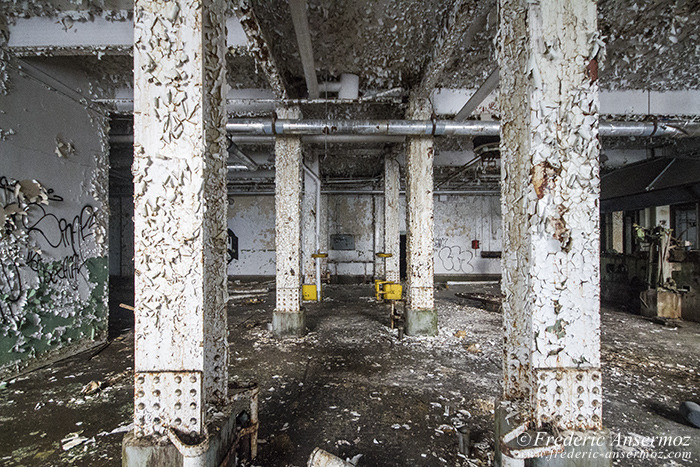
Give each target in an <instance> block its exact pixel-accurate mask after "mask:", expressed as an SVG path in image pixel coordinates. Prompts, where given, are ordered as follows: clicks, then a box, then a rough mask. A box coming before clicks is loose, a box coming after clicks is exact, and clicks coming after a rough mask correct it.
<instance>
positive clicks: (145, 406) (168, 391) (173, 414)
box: [134, 371, 204, 436]
mask: <svg viewBox="0 0 700 467" xmlns="http://www.w3.org/2000/svg"><path fill="white" fill-rule="evenodd" d="M134 394H135V395H136V397H135V398H134V420H135V422H136V427H135V433H136V436H148V435H152V434H159V435H165V434H167V429H168V428H173V429H175V430H177V431H179V432H181V433H186V434H191V433H195V434H200V433H202V424H203V420H202V419H203V414H204V411H203V407H202V404H201V400H202V373H201V372H199V371H160V372H138V373H136V376H135V380H134Z"/></svg>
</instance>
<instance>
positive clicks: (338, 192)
mask: <svg viewBox="0 0 700 467" xmlns="http://www.w3.org/2000/svg"><path fill="white" fill-rule="evenodd" d="M399 193H400V194H401V195H405V194H406V192H405V191H404V190H401V191H400V192H399ZM321 194H322V195H384V191H383V190H321ZM440 195H471V196H500V195H501V192H500V191H499V190H482V191H479V190H438V191H434V192H433V196H440ZM229 196H275V192H274V191H237V192H229Z"/></svg>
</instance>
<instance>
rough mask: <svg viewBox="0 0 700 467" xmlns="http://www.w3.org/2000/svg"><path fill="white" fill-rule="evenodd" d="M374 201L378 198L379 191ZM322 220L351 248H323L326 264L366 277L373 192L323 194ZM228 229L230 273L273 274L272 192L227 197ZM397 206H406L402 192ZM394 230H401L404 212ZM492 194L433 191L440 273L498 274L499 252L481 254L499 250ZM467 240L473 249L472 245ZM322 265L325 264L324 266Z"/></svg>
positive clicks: (496, 207)
mask: <svg viewBox="0 0 700 467" xmlns="http://www.w3.org/2000/svg"><path fill="white" fill-rule="evenodd" d="M374 198H375V201H377V202H383V198H382V197H381V196H377V195H375V196H374ZM323 199H324V205H327V210H326V216H324V222H322V225H324V226H325V225H327V229H323V230H324V231H327V235H328V237H329V238H330V236H332V235H352V237H353V240H354V243H355V248H354V249H352V250H333V249H330V248H329V251H328V255H329V256H328V260H327V262H326V263H324V264H327V268H328V270H329V271H330V272H331V274H333V275H341V276H356V277H362V276H364V277H368V278H369V277H371V276H372V275H373V272H374V269H373V268H374V253H375V252H374V233H375V230H374V216H373V195H324V196H323ZM229 203H230V204H229V221H228V225H229V229H230V230H231V232H233V233H234V234H235V236H236V237H237V239H238V259H233V260H232V261H231V262H230V263H229V267H228V273H229V275H234V276H273V275H274V273H275V251H274V236H275V230H274V227H275V218H274V198H273V197H272V196H237V197H233V198H232V199H231V200H230V201H229ZM400 203H401V204H400V209H401V210H402V212H404V211H405V209H406V201H405V197H403V196H402V197H401V199H400ZM400 221H401V225H400V230H401V232H402V233H405V231H406V220H405V216H403V215H402V216H400ZM500 238H501V216H500V202H499V198H498V196H464V195H439V196H436V197H435V273H436V274H437V275H442V276H461V275H468V274H500V259H499V258H482V257H481V252H482V251H494V252H496V251H500V250H501V240H500ZM472 240H478V241H479V249H472ZM324 269H325V268H324Z"/></svg>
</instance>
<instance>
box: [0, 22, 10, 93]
mask: <svg viewBox="0 0 700 467" xmlns="http://www.w3.org/2000/svg"><path fill="white" fill-rule="evenodd" d="M8 36H9V33H7V22H6V19H5V17H4V16H3V15H0V95H2V94H7V92H8V90H9V85H10V75H9V73H8V66H9V65H10V54H9V52H8V51H7V40H8V38H9V37H8Z"/></svg>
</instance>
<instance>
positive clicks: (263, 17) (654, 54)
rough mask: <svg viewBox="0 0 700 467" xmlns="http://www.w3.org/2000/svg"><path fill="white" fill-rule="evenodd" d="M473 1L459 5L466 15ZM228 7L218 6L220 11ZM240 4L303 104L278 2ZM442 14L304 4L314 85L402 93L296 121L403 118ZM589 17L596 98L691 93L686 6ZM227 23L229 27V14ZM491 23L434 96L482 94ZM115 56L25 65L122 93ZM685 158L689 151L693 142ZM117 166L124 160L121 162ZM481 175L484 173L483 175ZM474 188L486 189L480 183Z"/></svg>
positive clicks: (398, 7)
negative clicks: (353, 77)
mask: <svg viewBox="0 0 700 467" xmlns="http://www.w3.org/2000/svg"><path fill="white" fill-rule="evenodd" d="M477 1H478V0H469V1H467V5H468V7H469V8H470V11H473V10H474V7H475V5H476V4H477ZM233 3H234V1H233V0H232V1H230V2H229V6H232V5H233ZM251 3H253V8H254V12H255V16H256V17H257V19H258V21H259V23H260V26H261V28H262V30H263V32H264V33H265V36H266V37H267V39H268V40H269V43H270V47H271V50H272V53H273V55H274V57H275V59H276V61H277V64H278V66H279V68H280V72H281V74H282V75H283V77H284V79H285V81H286V82H287V85H288V86H289V87H290V88H291V91H292V92H291V94H292V95H296V96H300V97H301V96H305V94H306V84H305V79H304V72H303V69H302V63H301V58H300V56H299V52H298V45H297V41H296V40H295V31H294V27H293V24H292V19H291V14H290V8H289V4H288V2H287V1H286V0H256V1H255V2H251ZM453 4H454V0H354V1H352V2H341V1H332V0H308V12H307V16H308V22H309V31H310V34H311V41H312V47H313V55H314V62H315V67H316V73H317V77H318V80H319V81H321V82H323V81H329V80H330V81H334V80H337V79H338V78H339V77H340V75H341V74H342V73H354V74H357V75H358V76H359V77H360V95H361V96H362V95H363V94H365V93H367V92H373V91H382V90H388V89H392V88H397V87H398V88H401V89H402V92H400V93H398V94H397V95H396V96H397V98H398V100H396V101H394V102H393V103H367V104H353V105H326V104H316V105H304V106H303V108H302V111H303V115H304V116H305V117H306V118H340V119H343V118H347V119H350V118H403V117H404V114H405V103H406V99H407V96H408V92H409V90H410V89H411V88H413V87H415V86H416V84H417V83H418V82H419V81H420V78H421V75H422V73H423V71H424V69H425V66H426V62H427V60H428V59H429V58H428V57H429V56H430V52H431V48H432V46H433V43H434V41H435V39H436V38H437V37H438V36H439V35H440V33H441V27H442V24H443V23H444V20H445V18H446V16H447V14H448V13H449V11H450V9H451V8H452V6H453ZM132 7H133V1H132V0H4V1H2V2H0V16H5V17H6V18H7V20H8V22H9V23H12V22H13V21H15V20H17V19H19V18H27V17H34V16H44V17H51V18H55V19H56V21H57V22H60V23H61V24H63V26H64V27H65V28H70V24H72V23H73V22H86V21H92V19H93V18H94V17H97V16H101V17H103V18H106V19H107V20H109V21H131V20H132ZM598 9H599V14H598V17H599V30H600V32H601V35H602V36H603V37H604V39H605V41H606V43H607V58H606V60H605V62H604V65H603V68H602V70H601V75H600V81H601V87H602V88H603V89H609V90H627V89H633V90H645V91H668V90H684V89H691V90H700V8H698V2H697V0H600V1H599V6H598ZM229 15H230V16H231V17H234V16H235V14H234V13H233V9H232V8H230V11H229ZM0 19H1V18H0ZM497 22H498V18H497V14H496V11H495V9H494V11H492V12H491V13H490V14H489V15H488V19H487V21H486V24H485V26H484V27H483V28H482V29H481V30H480V31H479V32H478V33H477V34H476V36H475V37H474V38H473V40H471V41H462V43H460V44H459V45H457V47H456V49H455V53H454V55H453V59H452V60H451V62H450V63H448V65H447V66H446V68H445V71H444V73H443V75H442V77H441V78H440V79H439V80H438V83H437V86H438V87H440V88H454V89H475V88H476V87H478V86H479V85H480V84H481V83H483V81H484V80H485V79H486V77H487V75H488V74H489V73H490V72H491V71H492V70H494V69H495V68H496V57H495V51H494V45H493V44H494V37H495V35H496V33H497ZM0 25H2V21H0ZM0 29H1V28H0ZM127 50H128V49H127ZM124 53H125V51H122V54H121V55H119V54H110V53H104V52H103V51H100V50H97V49H95V51H94V54H90V53H88V54H81V55H76V56H70V55H68V56H65V55H63V56H53V57H47V56H43V57H37V58H35V60H41V61H46V62H50V63H51V64H54V65H61V66H69V67H74V68H78V69H80V70H82V71H84V72H85V73H86V74H87V75H89V76H90V77H91V78H92V80H93V81H94V82H95V86H94V87H95V88H97V89H99V90H102V91H104V90H110V89H118V88H124V87H131V86H132V81H133V68H132V58H131V56H129V55H124ZM227 63H228V81H229V85H230V86H231V87H232V88H234V89H241V88H243V89H251V88H254V89H269V85H268V83H267V80H266V77H265V75H264V73H263V72H262V69H261V68H260V67H259V65H258V64H256V63H255V60H254V58H253V57H252V56H251V55H250V54H248V52H247V51H246V49H245V47H240V46H239V47H233V48H231V49H230V51H229V54H228V56H227ZM322 97H323V94H322ZM402 101H403V102H402ZM649 113H652V112H649ZM603 145H604V146H605V147H606V148H611V149H615V148H640V147H641V148H656V147H665V148H666V150H673V151H675V152H674V153H673V155H674V156H676V155H678V154H677V153H680V152H683V153H684V154H685V153H686V152H688V150H687V148H685V146H684V147H682V148H681V149H682V150H677V151H676V150H675V148H676V147H677V143H676V142H669V141H661V140H656V141H651V140H637V141H632V140H620V139H614V140H609V141H608V140H607V139H606V140H604V141H603ZM652 145H653V146H652ZM686 145H687V143H686ZM401 147H402V145H401V144H396V145H387V146H382V145H379V146H378V145H376V144H375V145H368V146H366V147H364V146H358V145H353V146H348V145H325V146H324V145H320V146H319V145H315V146H313V147H312V148H311V147H307V150H309V151H312V150H313V151H316V152H318V153H319V155H320V156H321V160H322V164H321V167H322V175H323V176H324V177H330V178H342V177H361V178H372V177H376V176H378V175H380V174H381V171H382V158H383V153H377V150H380V151H384V152H390V151H396V152H400V150H401ZM669 148H670V149H669ZM258 149H261V148H258ZM270 149H271V148H270V147H265V148H262V149H261V150H262V151H263V152H265V151H268V152H269V151H270ZM436 149H437V153H438V154H445V153H447V152H450V151H452V152H454V153H456V152H459V151H462V152H464V154H472V153H471V141H469V140H465V139H439V140H438V141H437V143H436ZM691 149H693V151H695V152H697V151H696V149H697V143H694V145H693V146H692V148H691ZM254 150H257V149H256V148H254V147H251V146H248V147H247V148H246V151H254ZM465 151H466V152H465ZM695 152H694V153H693V154H695ZM123 156H124V157H127V158H128V157H129V154H128V151H126V152H125V153H124V155H123ZM463 157H466V156H463ZM458 159H459V158H455V159H454V160H451V161H447V162H446V161H444V160H441V161H439V162H438V161H437V160H436V165H437V166H438V167H441V168H436V180H437V181H439V180H440V179H445V178H447V177H449V176H450V175H451V174H453V173H454V172H455V171H456V170H458V169H456V168H455V167H457V168H458V166H459V165H460V164H463V163H465V162H466V160H464V161H462V160H461V159H459V160H458ZM265 169H266V170H268V169H269V167H265ZM603 169H605V166H603ZM479 170H481V171H482V175H483V174H486V175H489V176H493V173H490V172H489V173H486V172H484V170H486V169H485V165H483V164H481V165H479V166H477V167H475V169H474V170H471V171H469V172H467V173H465V174H464V175H463V176H460V177H459V178H458V179H456V181H455V182H456V183H457V184H460V183H462V184H465V183H466V184H468V183H472V182H474V183H475V182H477V181H479V180H480V179H479V173H477V172H478V171H479ZM488 170H489V171H491V172H493V167H490V168H488ZM122 171H123V172H124V173H123V174H122V175H124V179H125V180H128V179H129V176H128V175H129V174H128V164H124V167H123V168H122ZM484 180H486V181H487V183H495V182H494V180H493V179H489V178H488V177H486V178H485V179H484ZM479 183H480V182H479Z"/></svg>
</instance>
